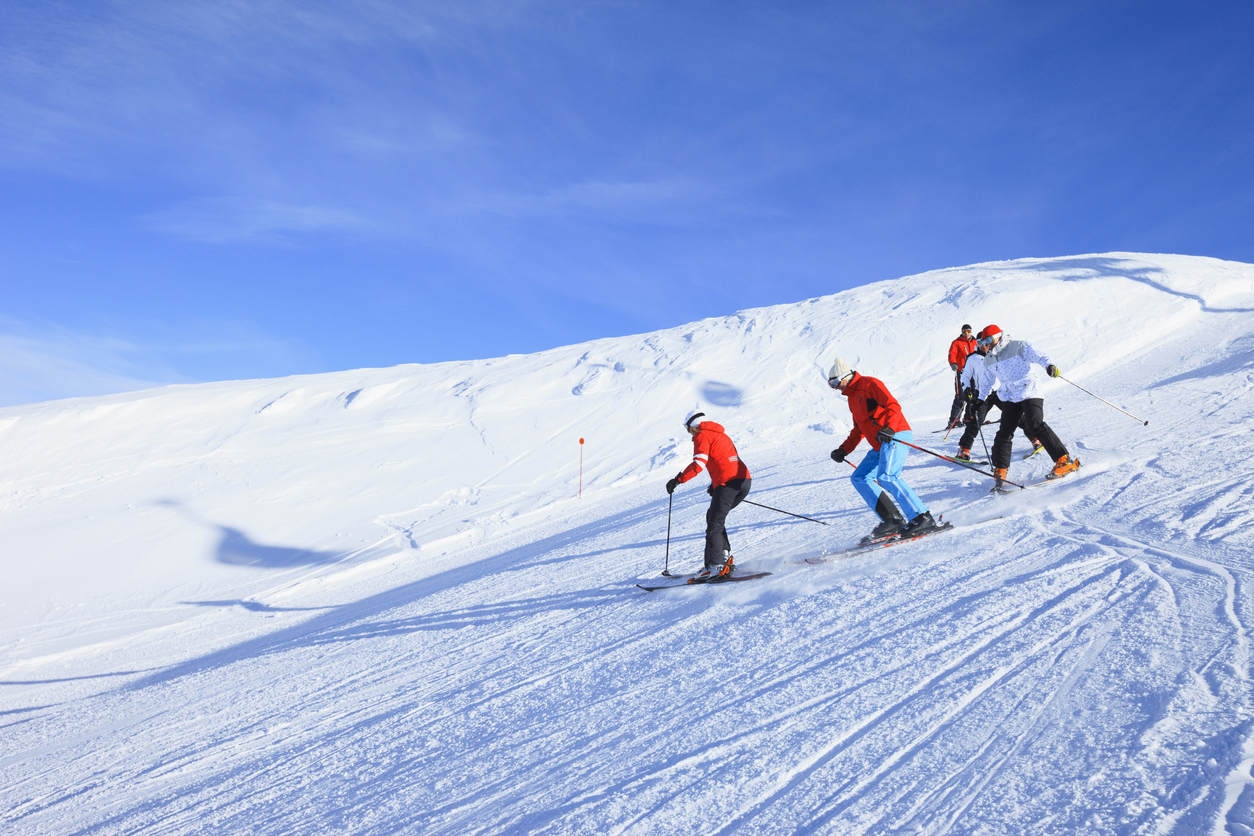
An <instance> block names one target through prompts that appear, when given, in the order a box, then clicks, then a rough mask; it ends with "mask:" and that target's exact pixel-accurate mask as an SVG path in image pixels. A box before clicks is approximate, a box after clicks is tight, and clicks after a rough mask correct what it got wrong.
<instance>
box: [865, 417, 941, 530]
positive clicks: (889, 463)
mask: <svg viewBox="0 0 1254 836" xmlns="http://www.w3.org/2000/svg"><path fill="white" fill-rule="evenodd" d="M897 438H900V439H901V440H902V441H914V433H913V432H911V431H910V430H903V431H902V432H899V433H897ZM909 450H910V448H909V447H907V446H906V445H904V444H897V443H895V442H889V443H888V444H883V445H880V449H878V450H875V449H872V450H871V452H869V453H867V454H866V455H865V456H864V457H863V458H862V463H861V464H859V465H858V466H857V467H856V468H855V469H854V471H853V476H851V477H849V478H850V480H851V481H852V482H853V486H854V488H856V489H857V491H858V493H859V494H861V496H862V499H863V500H864V501H865V502H866V504H867V505H868V506H869V507H870V509H871V510H872V511H874V510H875V504H876V503H877V502H878V501H879V498H880V489H881V488H883V489H884V490H885V491H886V492H887V493H888V495H889V496H890V497H892V499H893V501H894V502H896V503H897V507H898V508H900V509H901V513H902V515H903V516H904V517H905V518H906V519H907V520H912V519H914V518H915V517H917V516H918V515H919V514H922V513H923V512H924V511H926V510H927V506H926V505H924V504H923V500H921V499H919V496H918V494H916V493H915V492H914V491H913V490H911V489H910V486H909V485H907V484H906V480H904V479H902V478H901V468H902V467H903V466H904V465H905V463H906V453H907V452H908V451H909Z"/></svg>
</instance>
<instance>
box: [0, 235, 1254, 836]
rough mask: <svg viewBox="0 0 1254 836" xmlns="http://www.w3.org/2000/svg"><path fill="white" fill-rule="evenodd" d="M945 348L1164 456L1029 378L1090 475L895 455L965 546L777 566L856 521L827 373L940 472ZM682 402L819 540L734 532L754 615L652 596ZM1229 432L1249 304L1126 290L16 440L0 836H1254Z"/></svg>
mask: <svg viewBox="0 0 1254 836" xmlns="http://www.w3.org/2000/svg"><path fill="white" fill-rule="evenodd" d="M964 322H969V323H972V324H973V325H975V327H976V328H980V327H982V326H983V325H985V324H987V323H989V322H996V323H997V324H999V325H1000V326H1001V327H1002V328H1003V329H1005V331H1006V332H1007V333H1009V334H1010V335H1012V336H1015V337H1020V338H1024V339H1027V340H1029V341H1031V342H1032V343H1033V344H1034V345H1035V346H1036V347H1037V348H1039V349H1041V350H1042V351H1044V352H1045V353H1047V354H1049V355H1050V357H1051V358H1052V359H1053V360H1054V362H1056V363H1057V364H1058V365H1059V366H1060V367H1061V369H1062V372H1063V374H1064V376H1065V377H1066V378H1067V379H1068V380H1070V381H1072V382H1074V383H1075V384H1078V385H1079V386H1083V387H1084V388H1085V389H1087V390H1089V391H1090V392H1092V393H1094V394H1096V395H1099V396H1100V397H1101V398H1104V399H1105V400H1107V401H1109V402H1110V403H1112V404H1115V405H1117V406H1119V407H1122V408H1123V409H1126V410H1128V411H1129V412H1131V413H1133V414H1134V415H1136V416H1138V417H1139V418H1140V419H1142V420H1148V422H1149V423H1148V425H1145V424H1143V423H1142V420H1135V419H1133V418H1130V417H1128V416H1127V415H1125V414H1123V413H1121V412H1119V411H1117V410H1116V409H1114V408H1113V407H1112V406H1109V405H1107V404H1106V403H1103V402H1102V401H1100V400H1098V399H1097V398H1095V397H1092V396H1090V395H1089V394H1086V393H1085V392H1083V391H1081V390H1080V389H1079V388H1076V386H1073V385H1070V384H1068V383H1067V382H1064V381H1057V380H1054V381H1050V380H1047V381H1045V383H1044V386H1045V389H1046V393H1047V394H1046V401H1045V405H1046V417H1047V419H1048V420H1049V421H1050V423H1051V424H1052V426H1053V427H1054V429H1055V430H1056V431H1057V433H1058V435H1059V436H1060V437H1061V438H1062V440H1063V441H1064V442H1065V443H1066V444H1067V445H1068V446H1069V447H1070V449H1071V451H1072V452H1073V453H1074V454H1077V455H1078V456H1079V457H1080V459H1081V460H1082V462H1083V467H1082V469H1081V470H1080V471H1079V472H1078V473H1077V474H1075V475H1074V476H1072V477H1068V478H1067V479H1065V480H1063V481H1061V482H1059V483H1056V484H1050V485H1048V486H1045V487H1034V488H1029V489H1028V490H1025V491H1022V492H1020V493H1018V494H1015V495H1013V496H1005V497H994V496H990V495H989V494H988V493H987V488H988V486H989V482H990V480H988V479H987V478H985V477H983V476H980V475H978V474H975V473H972V472H970V471H967V470H963V469H959V468H957V467H954V466H953V465H950V464H947V463H945V462H942V461H940V460H939V459H936V458H933V457H931V456H927V455H925V454H923V453H919V452H912V453H911V454H910V457H909V459H908V461H907V464H906V471H905V474H906V477H907V479H908V481H909V482H910V483H911V484H912V486H913V487H914V488H915V489H916V490H917V492H918V493H919V494H920V495H921V496H922V497H923V498H924V499H925V500H926V501H927V502H928V503H929V505H930V506H931V508H932V510H933V512H934V513H938V514H944V515H945V518H946V519H950V520H953V521H954V522H955V523H956V524H957V528H956V529H955V530H954V531H953V532H950V533H946V534H944V535H939V536H936V537H933V538H929V539H926V540H922V541H919V542H916V543H910V544H906V545H902V546H900V547H897V548H892V549H885V550H882V551H878V552H874V553H871V554H868V555H862V556H856V557H853V558H848V559H842V560H837V561H833V562H829V563H826V564H823V565H817V566H816V565H808V564H806V563H804V562H803V558H805V557H809V556H815V555H820V554H824V553H829V552H835V551H838V550H839V549H841V548H844V547H846V546H848V545H850V544H852V543H853V542H855V541H856V539H857V538H858V537H859V536H860V535H861V534H863V533H865V532H866V531H867V530H869V528H870V527H871V526H872V525H873V524H874V522H875V518H874V517H873V516H872V514H871V513H870V512H869V511H868V510H867V509H866V508H865V506H863V505H862V504H861V502H860V500H859V499H858V497H857V495H856V494H855V493H854V490H853V488H852V486H851V485H850V484H849V481H848V478H847V477H848V474H849V472H850V471H849V468H848V466H846V465H836V464H834V463H833V462H832V461H831V459H830V458H829V457H828V453H829V451H830V450H831V449H832V448H833V447H835V446H836V445H837V444H838V443H839V442H840V441H841V440H842V439H843V438H844V436H845V433H846V432H847V431H848V429H849V426H850V422H849V413H848V409H847V407H846V403H845V399H844V398H843V397H841V396H839V395H838V394H836V393H834V392H832V391H831V390H829V389H828V388H827V386H826V384H825V380H824V378H825V373H826V370H827V368H828V366H829V365H830V363H831V361H832V358H833V356H834V355H836V354H838V353H839V354H840V355H842V356H844V357H845V358H846V359H847V360H850V361H852V362H853V364H854V365H855V366H856V367H857V368H858V369H859V370H860V371H862V372H864V373H866V374H870V375H874V376H876V377H879V378H881V379H883V380H884V381H885V382H886V383H887V384H888V385H889V386H890V387H891V388H892V389H893V391H894V393H895V394H896V395H897V397H898V399H899V400H900V401H901V402H902V404H903V407H904V409H905V411H906V415H907V418H908V419H909V420H910V421H911V423H912V424H913V427H914V429H915V432H916V436H917V438H916V440H917V441H918V443H920V444H922V445H924V446H930V447H932V448H933V449H937V450H940V451H943V452H946V453H953V452H955V445H954V441H955V436H950V438H949V439H948V440H944V439H943V438H942V434H941V433H937V432H932V430H935V429H936V428H938V427H941V426H942V425H943V423H944V420H945V418H946V415H947V412H948V406H949V399H950V396H951V388H950V386H951V377H950V375H949V372H948V369H947V366H946V364H945V360H944V354H945V351H946V349H947V347H948V344H949V341H950V340H951V339H953V337H955V336H956V335H957V333H958V328H959V326H960V325H961V324H962V323H964ZM695 407H701V408H703V409H704V410H705V411H706V412H707V413H709V415H710V416H711V417H712V418H714V419H715V420H718V421H719V422H721V423H723V424H724V425H726V427H727V428H728V431H729V432H730V434H731V435H732V436H733V438H735V439H736V441H737V444H738V446H739V449H740V452H741V454H742V455H743V457H744V458H745V460H746V461H747V462H748V463H749V465H750V467H751V468H752V469H753V474H754V483H753V493H752V494H751V495H750V499H751V500H753V501H755V502H758V503H762V504H765V505H769V506H772V507H773V508H778V509H782V510H786V511H790V512H793V513H797V514H803V515H806V516H811V517H814V518H816V519H817V520H820V521H821V522H822V523H825V524H819V523H816V522H810V521H806V520H802V519H798V518H796V517H790V516H786V515H784V514H781V513H777V512H775V511H772V510H769V509H766V508H762V507H756V506H741V507H739V508H737V509H736V510H735V511H733V512H732V514H731V517H730V519H729V531H730V536H731V539H732V543H733V546H734V548H735V552H736V555H737V561H738V564H739V565H740V566H741V567H742V568H743V569H745V570H751V569H761V570H767V571H770V572H772V573H773V574H772V575H771V576H770V577H767V578H765V579H763V580H759V581H754V582H750V583H743V584H730V585H723V586H719V587H712V588H711V587H693V588H689V589H681V590H669V591H663V592H655V593H647V592H643V591H641V590H639V589H638V588H637V587H636V583H637V582H639V581H642V580H644V579H650V578H656V577H657V576H658V575H659V573H660V572H661V570H662V569H663V567H664V565H668V566H669V567H670V568H671V569H673V570H676V571H685V570H687V571H690V570H692V569H694V568H696V566H697V565H698V564H699V562H700V550H701V543H702V534H703V528H704V510H705V506H706V503H707V497H706V494H705V490H704V486H705V477H704V476H702V477H700V478H699V480H698V481H694V482H692V483H689V484H687V485H684V486H681V487H680V489H679V490H678V491H677V492H676V494H675V496H674V504H673V512H672V514H671V516H670V538H669V545H668V541H667V525H668V503H667V496H666V493H665V491H664V488H663V485H664V483H665V482H666V480H667V479H668V478H669V477H670V476H672V475H673V474H674V473H675V472H676V471H677V470H679V469H680V468H681V467H682V466H683V465H684V464H685V463H686V462H687V461H688V459H689V457H690V445H689V442H688V438H687V435H686V434H685V433H684V431H683V428H682V426H681V422H682V419H683V418H684V416H685V414H686V413H687V412H689V411H691V410H692V409H693V408H695ZM989 429H993V428H989ZM1252 429H1254V265H1246V264H1236V263H1231V262H1221V261H1215V260H1211V259H1203V258H1191V257H1181V256H1159V255H1134V254H1118V253H1116V254H1106V255H1096V256H1082V257H1074V258H1059V259H1047V260H1037V259H1025V260H1020V261H1013V262H1001V263H995V264H983V265H976V266H972V267H965V268H957V269H950V270H942V271H937V272H933V273H928V274H925V275H920V276H913V277H909V278H904V279H899V280H895V281H888V282H879V283H876V284H870V285H867V286H865V287H862V288H859V289H857V290H854V291H849V292H844V293H840V294H837V295H834V296H828V297H824V298H819V299H812V300H809V301H805V302H800V303H797V304H790V305H781V306H777V307H771V308H764V309H759V310H751V311H745V312H742V313H740V314H738V315H736V316H731V317H726V318H717V319H709V320H705V321H701V322H697V323H693V324H692V325H689V326H685V327H681V328H675V329H671V330H667V331H662V332H658V333H654V334H646V335H641V336H633V337H622V338H614V339H604V340H599V341H595V342H591V343H586V344H583V345H578V346H571V347H567V348H561V349H556V350H552V351H547V352H543V353H540V354H535V355H527V356H510V357H504V358H498V359H491V360H481V361H475V362H464V363H444V364H438V365H430V366H404V367H398V368H391V369H377V370H363V371H354V372H343V373H337V374H327V375H318V376H309V377H297V378H289V379H279V380H261V381H243V382H233V383H222V384H212V385H197V386H185V387H170V388H164V389H158V390H153V391H147V392H140V393H134V394H126V395H118V396H113V397H103V398H92V399H82V400H69V401H59V402H50V403H46V404H39V405H34V406H26V407H19V408H9V409H0V560H2V561H3V567H2V568H3V576H4V590H5V591H4V599H3V601H4V606H3V609H2V611H0V831H3V832H5V833H20V834H36V833H37V834H49V833H141V832H142V833H145V834H157V833H189V832H204V833H243V832H248V833H342V832H349V833H393V832H412V833H424V834H466V833H588V834H602V833H640V834H645V833H647V834H658V833H683V834H691V833H737V832H743V833H833V834H848V833H890V832H891V833H902V832H904V833H987V834H1008V833H1016V834H1019V833H1086V834H1087V833H1138V834H1139V833H1189V834H1192V833H1234V834H1251V833H1254V778H1252V777H1251V769H1252V768H1254V692H1252V687H1251V685H1252V682H1251V666H1252V664H1254V659H1252V654H1254V648H1252V637H1251V627H1252V625H1254V602H1252V599H1251V589H1252V584H1254V534H1252V533H1251V532H1252V531H1254V525H1251V524H1252V523H1254V501H1252V500H1254V488H1252V487H1251V485H1252V484H1254V456H1251V455H1250V443H1251V430H1252ZM955 435H956V434H955ZM580 439H583V443H582V444H581V442H580ZM987 441H988V443H989V444H990V445H991V443H992V435H991V433H989V434H987ZM1017 444H1019V445H1020V446H1018V447H1017V448H1016V450H1017V453H1018V452H1021V451H1024V450H1025V448H1024V447H1023V446H1022V444H1023V442H1022V438H1021V437H1020V439H1017ZM979 445H980V442H977V448H976V450H977V453H978V452H980V450H981V449H982V448H981V447H980V446H979ZM866 450H867V447H866V446H865V444H864V445H863V446H861V447H860V448H859V449H858V451H856V452H855V454H854V455H853V457H852V459H853V460H854V461H856V460H858V459H860V458H861V456H862V455H863V454H864V453H865V452H866ZM1017 453H1016V456H1015V462H1014V464H1013V465H1012V468H1011V472H1010V477H1011V478H1012V479H1018V480H1022V481H1025V482H1027V481H1035V480H1037V479H1039V478H1040V477H1041V476H1043V474H1044V473H1045V471H1046V470H1047V468H1048V462H1046V461H1044V457H1036V458H1033V459H1030V460H1027V461H1020V460H1019V457H1018V455H1017Z"/></svg>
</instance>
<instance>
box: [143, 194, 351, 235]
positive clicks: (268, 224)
mask: <svg viewBox="0 0 1254 836" xmlns="http://www.w3.org/2000/svg"><path fill="white" fill-rule="evenodd" d="M145 220H146V221H147V223H148V224H149V225H150V226H151V227H152V228H154V229H156V230H158V231H160V232H164V233H167V234H169V235H173V236H175V237H177V238H181V239H184V240H187V241H196V242H199V243H206V244H258V243H263V244H290V243H293V242H294V241H295V239H296V238H298V237H299V236H301V235H308V234H311V233H351V232H353V231H356V230H360V229H362V228H364V227H365V226H366V223H365V221H363V220H362V219H361V218H358V217H356V216H354V215H353V214H351V213H349V212H346V211H343V210H340V209H335V208H332V207H324V206H313V205H294V204H285V203H275V202H272V201H264V200H263V201H257V200H251V199H248V198H233V199H232V198H217V199H204V200H198V201H192V202H188V203H183V204H180V205H178V206H174V207H171V208H169V209H164V210H162V211H160V212H154V213H152V214H150V215H148V216H147V217H146V218H145Z"/></svg>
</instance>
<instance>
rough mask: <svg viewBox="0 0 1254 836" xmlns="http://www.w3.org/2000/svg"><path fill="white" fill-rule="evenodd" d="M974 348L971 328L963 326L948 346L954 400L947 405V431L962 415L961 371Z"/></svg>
mask: <svg viewBox="0 0 1254 836" xmlns="http://www.w3.org/2000/svg"><path fill="white" fill-rule="evenodd" d="M975 348H976V341H975V337H973V336H971V326H970V325H963V326H962V333H961V334H959V335H958V336H957V337H956V338H955V339H954V341H953V342H951V343H950V344H949V368H951V369H953V372H954V400H953V403H952V404H950V405H949V423H948V424H947V425H946V427H947V428H948V429H953V428H954V427H956V426H958V417H959V416H960V415H962V411H963V407H964V406H965V405H966V399H965V398H964V397H963V395H962V369H963V367H964V366H966V364H967V358H968V357H970V356H971V354H972V352H974V351H975Z"/></svg>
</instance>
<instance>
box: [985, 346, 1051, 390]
mask: <svg viewBox="0 0 1254 836" xmlns="http://www.w3.org/2000/svg"><path fill="white" fill-rule="evenodd" d="M1033 363H1035V364H1037V365H1038V366H1040V367H1041V368H1042V369H1043V368H1045V367H1047V366H1049V365H1051V363H1050V359H1049V358H1048V357H1046V356H1045V355H1044V354H1041V353H1040V352H1039V351H1037V350H1036V349H1035V348H1033V347H1032V346H1031V345H1030V344H1028V343H1027V342H1026V341H1024V340H1012V339H1010V338H1009V337H1002V340H1001V342H999V343H998V344H997V345H995V346H993V350H992V351H990V352H989V353H988V356H987V357H985V358H984V368H985V369H986V370H987V371H988V374H989V375H991V376H992V377H993V378H994V379H995V380H996V382H997V383H998V384H999V391H998V393H997V397H999V398H1001V399H1002V400H1003V401H1010V402H1011V403H1019V402H1021V401H1026V400H1027V399H1028V398H1040V397H1043V395H1042V393H1041V386H1040V379H1039V378H1038V377H1037V376H1036V375H1034V374H1032V364H1033ZM980 393H981V394H983V393H984V392H983V389H981V390H980Z"/></svg>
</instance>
